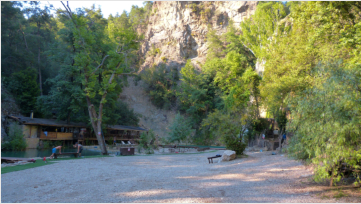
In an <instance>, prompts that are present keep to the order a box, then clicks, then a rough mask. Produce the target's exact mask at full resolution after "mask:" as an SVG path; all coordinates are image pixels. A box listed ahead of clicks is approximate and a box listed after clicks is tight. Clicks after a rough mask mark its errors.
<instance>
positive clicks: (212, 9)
mask: <svg viewBox="0 0 361 204" xmlns="http://www.w3.org/2000/svg"><path fill="white" fill-rule="evenodd" d="M256 5H257V2H255V1H230V2H222V1H218V2H187V1H182V2H179V1H156V2H154V4H153V14H152V15H151V16H150V19H149V25H148V28H147V31H146V33H145V39H146V42H145V43H144V44H143V45H142V48H141V53H142V54H143V55H144V56H145V62H144V64H143V65H142V69H146V68H147V67H150V66H152V65H153V64H159V63H161V62H165V61H166V64H167V66H168V67H169V66H175V67H177V68H180V67H181V66H182V65H184V63H185V62H186V60H187V59H191V60H192V62H193V63H194V64H195V65H197V64H198V62H200V63H203V62H204V61H205V59H206V55H207V50H208V46H207V43H206V34H207V32H208V26H210V27H212V29H215V30H216V31H217V34H222V33H225V32H226V30H227V29H226V28H227V26H228V24H229V20H233V22H234V25H235V26H236V27H239V25H240V23H241V22H242V21H243V20H244V19H245V18H249V17H250V16H251V15H252V14H253V13H254V11H255V9H256ZM156 48H158V49H159V50H160V53H157V54H155V55H150V54H148V55H147V53H148V51H151V50H152V49H156Z"/></svg>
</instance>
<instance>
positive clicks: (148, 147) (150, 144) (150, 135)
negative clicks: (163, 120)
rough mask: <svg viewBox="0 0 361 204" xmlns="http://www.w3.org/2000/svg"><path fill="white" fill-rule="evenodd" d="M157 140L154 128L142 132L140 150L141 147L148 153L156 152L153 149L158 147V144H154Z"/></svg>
mask: <svg viewBox="0 0 361 204" xmlns="http://www.w3.org/2000/svg"><path fill="white" fill-rule="evenodd" d="M155 140H156V138H155V134H154V132H153V130H149V131H148V132H142V133H141V134H140V140H139V144H138V151H140V150H141V149H144V151H145V153H146V154H154V150H153V149H155V148H157V146H156V145H155V144H154V143H155ZM139 153H140V152H139Z"/></svg>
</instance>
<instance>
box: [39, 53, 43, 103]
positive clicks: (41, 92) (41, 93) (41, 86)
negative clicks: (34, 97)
mask: <svg viewBox="0 0 361 204" xmlns="http://www.w3.org/2000/svg"><path fill="white" fill-rule="evenodd" d="M38 72H39V88H40V95H41V96H42V95H43V85H42V80H41V69H40V47H39V52H38Z"/></svg>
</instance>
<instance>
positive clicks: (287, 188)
mask: <svg viewBox="0 0 361 204" xmlns="http://www.w3.org/2000/svg"><path fill="white" fill-rule="evenodd" d="M222 153H223V150H222V151H217V152H208V153H203V154H174V155H151V156H122V157H102V158H89V159H79V160H63V161H59V162H58V163H56V164H52V165H46V166H42V167H37V168H33V169H27V170H23V171H17V172H11V173H6V174H3V175H2V176H1V177H2V178H1V202H6V203H7V202H11V203H13V202H30V203H38V202H40V203H55V202H61V203H63V202H64V203H68V202H69V203H84V202H91V203H99V202H100V203H110V202H126V203H131V202H136V203H143V202H157V203H164V202H167V203H169V202H177V203H208V202H211V203H221V202H226V203H233V202H236V203H244V202H252V203H256V202H286V203H294V202H296V203H300V202H314V203H316V202H323V203H325V202H361V199H360V198H359V197H357V196H354V195H353V194H352V195H351V194H349V195H348V196H346V197H342V198H339V199H336V198H333V197H332V196H322V195H323V193H325V192H327V188H328V187H327V186H325V185H324V184H322V185H321V184H315V183H314V182H313V183H312V182H311V180H312V170H309V169H308V168H306V167H305V166H304V165H303V164H302V163H300V162H298V161H295V160H291V159H288V158H287V157H286V156H285V155H279V154H278V155H271V152H262V153H260V152H249V153H247V154H248V157H245V158H238V159H235V160H233V161H230V162H221V163H217V160H218V159H214V161H215V163H213V164H208V160H207V157H208V156H214V155H216V154H222Z"/></svg>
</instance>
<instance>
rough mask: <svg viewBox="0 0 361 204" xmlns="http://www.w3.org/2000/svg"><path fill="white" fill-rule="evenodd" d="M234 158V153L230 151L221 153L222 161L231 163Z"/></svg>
mask: <svg viewBox="0 0 361 204" xmlns="http://www.w3.org/2000/svg"><path fill="white" fill-rule="evenodd" d="M235 158H236V152H235V151H232V150H226V151H224V152H223V155H222V161H231V160H233V159H235Z"/></svg>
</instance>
